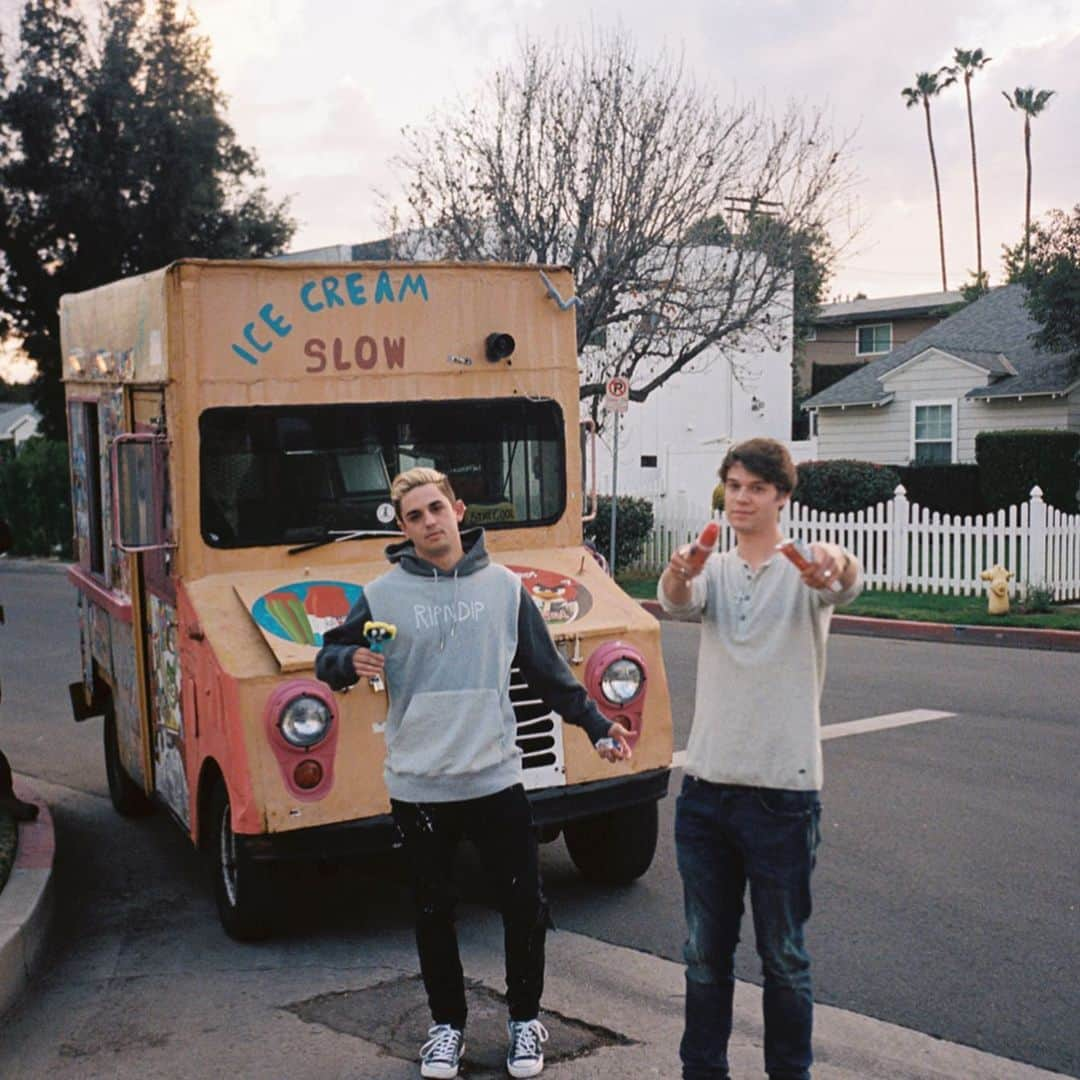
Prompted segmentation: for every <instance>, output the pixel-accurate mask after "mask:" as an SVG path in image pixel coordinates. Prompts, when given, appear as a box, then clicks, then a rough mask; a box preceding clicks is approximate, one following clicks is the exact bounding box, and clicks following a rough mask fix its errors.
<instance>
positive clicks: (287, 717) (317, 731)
mask: <svg viewBox="0 0 1080 1080" xmlns="http://www.w3.org/2000/svg"><path fill="white" fill-rule="evenodd" d="M331 719H332V717H331V713H330V709H329V707H328V706H327V705H326V703H325V702H323V701H320V700H319V699H318V698H317V697H311V696H310V695H308V694H303V695H301V696H300V697H297V698H293V700H292V701H290V702H289V704H288V705H286V706H285V708H284V709H282V710H281V716H280V718H279V719H278V730H279V731H280V732H281V735H282V737H283V738H284V739H285V741H286V742H287V743H289V745H290V746H297V747H300V748H302V749H306V748H307V747H309V746H314V745H315V744H316V743H318V742H322V740H323V739H325V738H326V735H327V732H329V730H330V722H331Z"/></svg>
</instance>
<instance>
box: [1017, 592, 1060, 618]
mask: <svg viewBox="0 0 1080 1080" xmlns="http://www.w3.org/2000/svg"><path fill="white" fill-rule="evenodd" d="M1020 610H1021V612H1022V613H1023V614H1025V615H1041V614H1044V613H1045V612H1048V611H1053V610H1054V590H1053V589H1051V588H1050V586H1049V585H1029V586H1028V587H1027V592H1026V593H1025V594H1024V599H1023V600H1021V601H1020Z"/></svg>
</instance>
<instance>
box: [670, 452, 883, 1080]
mask: <svg viewBox="0 0 1080 1080" xmlns="http://www.w3.org/2000/svg"><path fill="white" fill-rule="evenodd" d="M720 477H721V479H722V480H723V482H724V485H725V489H724V497H725V505H724V510H725V514H726V516H727V518H728V521H729V522H730V523H731V527H732V529H733V531H734V532H735V535H736V539H737V544H736V546H735V548H733V549H732V550H731V551H728V552H725V553H724V554H722V555H713V556H711V557H710V558H709V559H708V560H707V561H706V563H705V566H704V568H703V569H699V568H696V567H695V566H694V564H693V563H692V562H691V561H690V560H689V559H688V557H687V556H688V554H689V549H688V548H683V549H681V550H680V551H678V552H676V553H675V554H674V555H673V556H672V558H671V562H670V564H669V565H668V567H667V569H666V570H665V571H664V573H663V575H662V576H661V578H660V583H659V586H658V589H657V594H658V598H659V600H660V603H661V605H662V606H663V608H664V610H665V611H667V612H669V613H670V614H673V615H690V614H697V613H700V614H701V645H700V649H699V652H698V677H697V695H696V708H695V712H694V722H693V727H692V729H691V732H690V741H689V745H688V746H687V751H686V776H685V779H684V781H683V788H682V793H681V794H680V795H679V799H678V804H677V810H676V819H675V841H676V849H677V853H678V860H679V872H680V874H681V875H682V878H683V890H684V897H685V906H686V918H687V929H688V940H687V943H686V965H687V966H686V1026H685V1031H684V1034H683V1038H682V1043H681V1045H680V1048H679V1053H680V1057H681V1058H682V1067H683V1074H682V1075H683V1078H684V1080H727V1077H728V1076H729V1073H728V1061H727V1044H728V1039H729V1037H730V1034H731V1009H732V996H733V993H734V988H735V977H734V957H735V946H736V944H737V942H738V940H739V925H740V922H741V920H742V914H743V896H744V893H745V891H746V887H747V885H749V887H750V903H751V909H752V912H753V918H754V930H755V937H756V940H757V948H758V953H759V955H760V956H761V961H762V971H763V974H764V983H765V985H764V995H763V1010H764V1019H765V1070H766V1072H767V1073H768V1075H769V1077H770V1080H809V1077H810V1064H811V1061H812V1055H811V1050H810V1037H811V1026H812V1011H813V996H812V991H811V984H810V960H809V957H808V956H807V953H806V949H805V946H804V944H803V927H804V925H805V923H806V920H807V919H808V918H809V916H810V874H811V871H812V870H813V867H814V859H815V852H816V849H817V845H818V842H819V839H820V831H819V827H818V826H819V819H820V814H821V804H820V802H819V799H818V792H819V790H820V788H821V781H822V770H821V741H820V717H819V705H820V701H821V691H822V688H823V686H824V682H825V644H826V639H827V637H828V633H829V621H830V618H831V616H832V610H833V607H834V606H836V605H838V604H846V603H849V602H850V601H851V600H854V599H855V597H856V596H858V594H859V592H860V591H861V589H862V574H861V571H860V569H859V565H858V562H857V561H856V559H855V558H854V556H852V555H851V554H850V553H849V552H847V551H845V550H843V549H842V548H840V547H838V546H836V545H835V544H824V543H822V544H814V545H812V547H811V551H812V553H813V563H812V565H811V566H810V568H809V569H807V570H806V571H804V572H802V573H800V572H799V571H798V570H797V569H796V568H795V566H793V565H792V564H791V563H790V562H789V561H788V560H787V559H786V558H785V557H784V556H783V555H781V554H780V553H779V552H777V551H776V545H777V544H778V543H779V542H780V540H781V539H782V535H781V533H780V526H779V515H780V510H781V508H782V507H783V506H784V504H785V503H786V502H787V501H788V499H789V498H790V497H791V493H792V491H793V490H794V487H795V481H796V472H795V466H794V464H793V463H792V460H791V456H790V455H789V454H788V452H787V449H786V448H785V447H784V446H783V445H782V444H781V443H778V442H776V441H775V440H773V439H750V440H748V441H747V442H744V443H740V444H739V445H738V446H735V447H733V448H732V449H731V450H730V451H729V452H728V454H727V456H726V457H725V458H724V462H723V464H722V465H721V467H720ZM834 583H839V589H838V590H837V589H836V588H835V584H834Z"/></svg>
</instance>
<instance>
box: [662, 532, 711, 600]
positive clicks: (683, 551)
mask: <svg viewBox="0 0 1080 1080" xmlns="http://www.w3.org/2000/svg"><path fill="white" fill-rule="evenodd" d="M691 547H692V545H691V544H684V545H683V546H682V547H681V548H679V549H678V550H677V551H676V552H675V553H674V554H673V555H672V556H671V559H670V560H669V562H668V564H667V567H666V569H665V570H664V573H663V574H662V575H661V577H660V588H662V589H663V590H664V594H665V595H666V596H667V598H668V599H669V600H670V601H671V602H672V603H673V604H685V603H688V602H689V600H690V582H691V581H693V580H694V578H696V577H697V576H698V574H700V573H701V571H702V570H704V569H705V565H704V563H702V565H701V566H695V565H694V564H693V563H692V562H691V561H690V559H689V558H688V556H689V554H690V548H691Z"/></svg>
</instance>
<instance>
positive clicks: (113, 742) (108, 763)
mask: <svg viewBox="0 0 1080 1080" xmlns="http://www.w3.org/2000/svg"><path fill="white" fill-rule="evenodd" d="M103 739H104V743H105V778H106V780H107V781H108V784H109V799H110V800H111V801H112V804H113V809H114V810H115V811H116V812H117V813H118V814H122V815H123V816H124V817H146V815H147V814H152V813H153V812H154V804H153V803H152V802H151V801H150V800H149V799H148V798H147V797H146V792H144V791H143V789H142V788H141V787H139V785H138V784H136V783H135V781H134V780H132V779H131V777H130V776H128V774H127V770H126V769H125V768H124V765H123V762H122V761H121V760H120V744H119V742H118V739H117V735H116V708H115V706H114V705H113V704H112V703H111V702H110V704H109V706H108V708H107V709H106V710H105V733H104V736H103Z"/></svg>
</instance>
